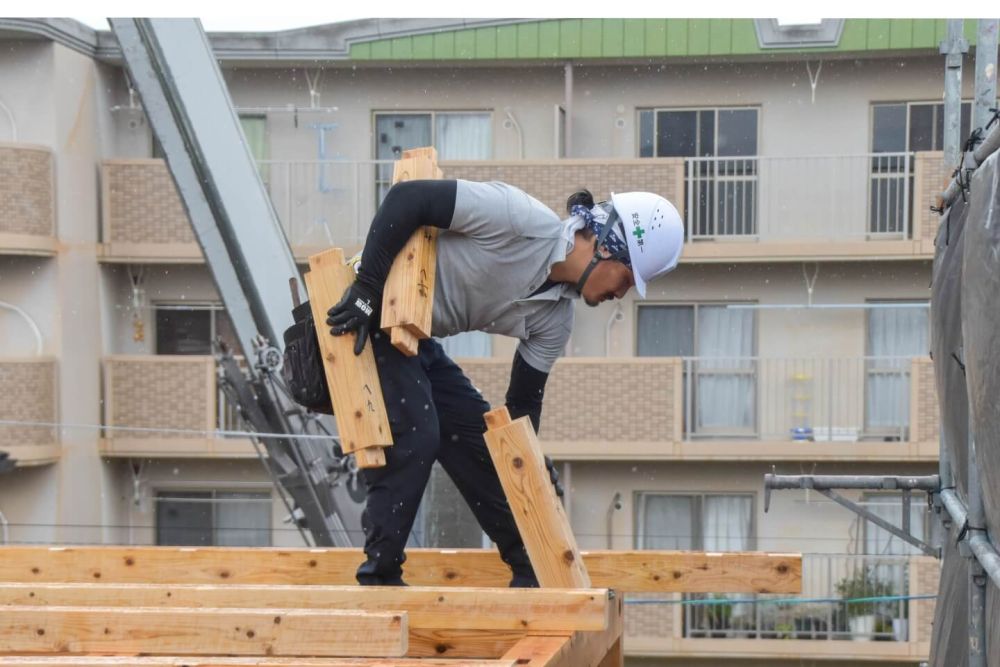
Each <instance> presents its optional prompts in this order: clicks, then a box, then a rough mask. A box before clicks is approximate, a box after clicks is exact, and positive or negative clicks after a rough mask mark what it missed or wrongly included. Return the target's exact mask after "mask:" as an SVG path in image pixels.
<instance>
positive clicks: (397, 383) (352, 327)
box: [327, 180, 684, 586]
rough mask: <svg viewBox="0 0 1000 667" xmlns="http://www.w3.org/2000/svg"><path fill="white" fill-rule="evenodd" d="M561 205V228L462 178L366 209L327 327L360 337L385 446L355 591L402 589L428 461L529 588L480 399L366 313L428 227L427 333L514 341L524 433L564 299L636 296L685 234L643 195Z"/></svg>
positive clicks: (513, 389)
mask: <svg viewBox="0 0 1000 667" xmlns="http://www.w3.org/2000/svg"><path fill="white" fill-rule="evenodd" d="M567 208H568V212H569V213H570V214H571V215H570V217H569V218H568V219H567V220H562V219H560V218H559V216H557V215H556V214H555V213H553V212H552V211H551V210H550V209H548V208H547V207H546V206H544V205H543V204H541V203H540V202H539V201H538V200H536V199H534V198H532V197H530V196H529V195H527V194H526V193H524V192H522V191H521V190H519V189H517V188H515V187H512V186H510V185H506V184H504V183H496V182H493V183H475V182H469V181H462V180H459V181H455V180H434V181H408V182H403V183H399V184H397V185H395V186H393V187H392V189H390V190H389V193H388V195H387V196H386V198H385V200H384V201H383V202H382V205H381V206H380V207H379V209H378V212H377V213H376V215H375V218H374V220H373V221H372V226H371V231H370V232H369V233H368V238H367V240H366V242H365V247H364V251H363V253H362V256H361V262H360V266H359V267H358V268H357V269H356V270H357V279H356V281H355V282H354V284H353V285H351V287H350V288H348V289H347V291H346V292H345V293H344V296H343V298H342V299H341V301H340V302H339V303H338V304H337V305H335V306H334V307H333V308H331V309H330V310H329V313H328V315H329V317H328V319H327V324H328V325H329V326H330V332H331V333H332V334H333V335H335V336H340V335H344V334H347V333H351V332H354V333H357V340H356V343H355V346H354V352H355V354H360V353H361V351H362V350H363V349H364V346H365V345H366V343H367V342H368V341H369V339H370V340H371V345H372V348H373V351H374V353H375V360H376V363H377V366H378V373H379V380H380V381H381V384H382V394H383V397H384V399H385V405H386V410H387V412H388V415H389V424H390V427H391V430H392V436H393V442H394V444H393V446H392V447H389V448H387V449H386V450H385V454H386V465H385V467H382V468H369V469H365V470H363V474H364V478H365V480H366V482H367V484H368V499H367V506H366V509H365V512H364V515H363V518H362V524H363V527H364V532H365V554H366V555H367V560H366V561H365V562H364V563H363V564H362V565H361V566H360V567H359V568H358V571H357V579H358V582H359V583H361V584H371V585H404V584H403V580H402V569H401V566H402V564H403V561H404V560H405V556H404V554H403V550H404V546H405V544H406V541H407V538H408V536H409V534H410V529H411V528H412V526H413V522H414V519H415V517H416V514H417V508H418V505H419V504H420V499H421V497H422V495H423V493H424V488H425V487H426V485H427V480H428V478H429V476H430V472H431V466H432V465H433V463H434V462H435V461H440V463H441V465H442V467H443V468H444V469H445V471H446V472H447V473H448V475H449V476H450V477H451V479H452V480H453V481H454V482H455V485H456V486H457V487H458V490H459V491H460V492H461V494H462V496H463V497H464V498H465V500H466V502H467V503H468V504H469V507H470V508H471V509H472V511H473V513H474V514H475V516H476V518H477V520H478V521H479V524H480V526H481V527H482V529H483V531H485V532H486V534H487V535H488V536H489V537H490V539H491V540H493V541H494V542H495V543H496V544H497V547H498V549H499V551H500V555H501V557H502V558H503V560H504V562H506V563H507V564H508V565H509V566H510V567H511V570H512V572H513V578H512V580H511V586H537V585H538V581H537V579H536V578H535V575H534V572H533V570H532V568H531V563H530V562H529V560H528V556H527V554H526V552H525V549H524V544H523V543H522V541H521V537H520V534H519V533H518V530H517V526H516V525H515V523H514V517H513V515H512V513H511V510H510V506H509V505H508V503H507V499H506V496H505V495H504V491H503V488H502V487H501V485H500V480H499V477H498V476H497V472H496V469H495V468H494V466H493V462H492V460H491V459H490V455H489V452H488V450H487V448H486V443H485V440H484V438H483V433H484V431H485V430H486V426H485V422H484V419H483V414H484V413H486V412H488V411H489V409H490V406H489V404H488V403H487V402H486V401H485V400H484V399H483V397H482V395H481V394H480V393H479V391H478V390H477V389H476V388H475V387H474V386H473V385H472V383H471V382H470V381H469V379H468V378H467V377H466V376H465V374H464V373H463V372H462V369H461V368H459V367H458V366H457V365H456V364H455V362H453V361H452V360H451V359H449V358H448V356H447V355H446V354H445V352H444V350H443V349H442V347H441V345H440V343H438V342H437V341H436V340H434V339H427V340H422V341H420V345H419V351H418V354H417V356H415V357H407V356H405V355H403V354H402V353H401V352H399V351H398V350H396V349H395V348H394V347H393V346H392V345H391V344H390V342H389V336H388V335H387V334H383V333H382V332H381V331H380V329H379V325H378V319H379V314H380V312H381V298H382V290H383V287H384V285H385V282H386V278H387V276H388V275H389V269H390V267H391V266H392V262H393V259H394V258H395V257H396V255H397V253H399V252H400V250H402V248H403V246H404V245H405V244H406V242H407V241H408V240H409V238H410V236H411V235H412V234H413V233H414V232H415V231H416V230H417V229H418V228H419V227H421V226H425V225H427V226H433V227H438V228H440V229H441V232H440V234H439V236H438V240H437V273H436V283H435V285H436V286H435V294H434V306H433V332H432V333H433V335H434V336H436V337H444V336H451V335H453V334H457V333H460V332H464V331H485V332H488V333H495V334H503V335H507V336H513V337H515V338H518V339H520V341H521V342H520V345H519V346H518V348H517V352H516V353H515V354H514V362H513V366H512V368H511V375H510V385H509V389H508V390H507V395H506V405H507V408H508V409H509V411H510V414H511V417H512V418H514V419H516V418H518V417H521V416H523V415H527V416H529V417H530V419H531V423H532V424H533V426H534V428H535V430H536V431H537V430H538V425H539V420H540V418H541V412H542V397H543V394H544V389H545V382H546V379H547V378H548V373H549V371H550V370H551V368H552V365H553V364H554V363H555V361H556V359H558V358H559V357H560V356H561V355H562V353H563V350H564V348H565V347H566V343H567V341H568V340H569V337H570V332H571V330H572V327H573V301H574V299H575V298H576V297H582V298H583V300H584V301H585V302H586V303H587V305H589V306H596V305H598V304H599V303H601V302H603V301H606V300H608V299H612V298H617V299H621V298H622V297H624V296H625V293H626V292H628V290H629V289H630V288H631V287H632V286H633V285H634V286H635V287H636V290H637V291H638V292H639V295H640V296H643V297H644V296H645V294H646V284H647V283H648V282H649V281H651V280H653V279H654V278H656V277H658V276H661V275H663V274H665V273H667V272H668V271H670V270H672V269H673V268H674V267H675V266H676V265H677V261H678V259H679V257H680V254H681V249H682V245H683V238H684V232H683V225H682V222H681V219H680V216H679V215H678V213H677V210H676V209H675V208H674V207H673V206H672V205H671V204H670V203H669V202H668V201H667V200H666V199H664V198H663V197H660V196H658V195H655V194H650V193H645V192H629V193H622V194H616V195H612V197H611V201H610V202H603V203H600V204H595V203H594V200H593V197H592V196H591V195H590V193H589V192H586V191H583V192H579V193H577V194H575V195H573V196H572V197H570V200H569V202H567ZM547 464H548V465H549V469H550V474H551V475H552V477H553V482H554V483H555V482H557V475H555V468H554V467H553V466H552V464H551V461H548V462H547ZM557 488H558V486H557Z"/></svg>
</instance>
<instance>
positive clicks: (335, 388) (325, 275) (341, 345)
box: [305, 248, 392, 467]
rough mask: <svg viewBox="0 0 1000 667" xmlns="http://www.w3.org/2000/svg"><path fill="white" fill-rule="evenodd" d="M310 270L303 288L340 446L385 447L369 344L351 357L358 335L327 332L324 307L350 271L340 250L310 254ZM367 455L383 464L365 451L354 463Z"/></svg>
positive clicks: (366, 461)
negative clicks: (316, 338)
mask: <svg viewBox="0 0 1000 667" xmlns="http://www.w3.org/2000/svg"><path fill="white" fill-rule="evenodd" d="M309 268H310V271H309V273H307V274H306V275H305V283H306V290H307V291H308V293H309V298H310V303H311V304H312V312H313V318H314V319H315V321H316V334H317V336H318V338H319V345H320V349H321V350H322V353H323V365H324V369H325V371H326V379H327V384H328V385H329V387H330V397H331V399H332V401H333V410H334V414H335V415H336V419H337V430H338V432H339V434H340V442H341V446H342V447H343V449H344V451H345V452H348V453H350V452H357V451H358V450H361V449H363V448H366V447H388V446H390V445H392V434H391V433H390V431H389V418H388V415H387V413H386V410H385V403H384V401H383V399H382V386H381V385H380V384H379V379H378V369H377V368H376V366H375V356H374V354H373V353H372V346H371V345H365V349H364V350H363V351H362V353H361V354H360V355H355V354H354V341H355V340H356V338H357V335H356V334H350V335H345V336H332V335H330V332H329V330H328V327H327V324H326V317H327V315H326V313H327V311H328V310H329V309H330V308H331V307H332V306H333V305H334V304H336V303H337V302H338V301H340V299H341V297H342V296H343V294H344V291H345V290H346V289H347V288H348V287H349V286H350V285H351V283H352V282H353V281H354V272H353V271H351V269H350V267H347V266H345V265H344V253H343V251H342V250H341V249H340V248H331V249H330V250H327V251H326V252H322V253H319V254H316V255H313V256H311V257H310V258H309ZM372 454H375V456H376V457H377V456H378V455H379V454H381V455H382V456H383V458H382V465H384V464H385V460H384V453H382V452H371V451H369V452H364V453H361V454H360V455H359V456H358V457H357V458H358V465H359V466H362V467H365V466H372V465H376V464H377V463H378V461H377V460H375V461H373V460H372V458H371V455H372Z"/></svg>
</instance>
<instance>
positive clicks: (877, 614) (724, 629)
mask: <svg viewBox="0 0 1000 667" xmlns="http://www.w3.org/2000/svg"><path fill="white" fill-rule="evenodd" d="M909 566H910V561H909V558H908V557H907V556H841V555H816V554H807V555H804V556H803V558H802V594H801V595H800V596H796V597H795V598H791V597H789V596H787V595H744V596H740V595H726V596H723V595H718V596H696V595H691V596H688V597H687V599H688V600H691V601H692V602H696V603H695V604H689V605H685V606H684V636H685V637H693V638H694V637H702V638H714V637H726V638H744V639H810V640H816V639H850V638H852V637H856V638H863V639H878V640H883V641H907V639H908V632H907V630H908V628H907V623H906V621H907V619H908V618H909V605H908V602H907V600H905V599H898V598H902V597H906V596H908V595H909V593H910V586H909V583H910V580H909V574H910V572H909ZM713 598H714V599H713ZM718 598H722V599H723V600H725V601H724V602H717V601H716V600H717V599H718ZM860 598H889V599H884V600H881V601H877V602H843V601H840V600H844V599H860ZM698 602H703V603H704V604H699V603H698Z"/></svg>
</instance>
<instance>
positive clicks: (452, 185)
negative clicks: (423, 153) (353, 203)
mask: <svg viewBox="0 0 1000 667" xmlns="http://www.w3.org/2000/svg"><path fill="white" fill-rule="evenodd" d="M457 191H458V183H457V181H454V180H438V181H404V182H402V183H397V184H396V185H394V186H392V188H390V189H389V193H388V194H386V196H385V199H384V200H383V201H382V205H381V206H379V207H378V212H377V213H375V218H374V219H373V220H372V226H371V229H370V230H369V232H368V238H367V239H366V240H365V249H364V252H363V253H362V254H361V269H360V271H359V272H358V282H359V283H361V284H362V285H364V286H365V287H368V288H369V289H371V290H372V291H373V292H374V293H376V294H379V295H381V294H382V289H383V288H384V287H385V281H386V278H388V277H389V269H390V268H392V261H393V260H394V259H396V255H398V254H399V252H400V251H401V250H402V249H403V246H405V245H406V242H407V241H409V240H410V237H411V236H413V232H415V231H417V229H418V228H420V227H425V226H430V227H440V228H441V229H448V227H450V226H451V219H452V217H453V216H454V215H455V195H456V193H457Z"/></svg>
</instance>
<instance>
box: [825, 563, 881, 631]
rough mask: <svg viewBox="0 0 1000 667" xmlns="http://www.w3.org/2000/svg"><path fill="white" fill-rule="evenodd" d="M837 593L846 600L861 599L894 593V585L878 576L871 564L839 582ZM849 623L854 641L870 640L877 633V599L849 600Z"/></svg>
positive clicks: (846, 606)
mask: <svg viewBox="0 0 1000 667" xmlns="http://www.w3.org/2000/svg"><path fill="white" fill-rule="evenodd" d="M836 588H837V593H838V594H839V595H840V597H841V598H842V599H844V600H859V599H863V598H877V597H883V596H886V595H892V594H893V590H892V586H891V585H890V584H889V583H888V582H885V581H882V580H881V579H879V578H878V576H876V574H875V572H874V571H873V569H872V568H871V567H869V566H865V567H861V568H859V569H857V570H855V571H854V572H853V573H851V574H850V575H848V576H846V577H844V578H843V579H841V580H840V581H839V582H837V586H836ZM844 606H845V609H846V612H847V625H848V627H849V628H850V630H851V639H853V640H854V641H870V640H871V639H872V637H873V635H874V634H875V621H876V618H877V611H878V608H879V606H880V605H879V603H878V602H877V601H867V602H847V603H845V605H844Z"/></svg>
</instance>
